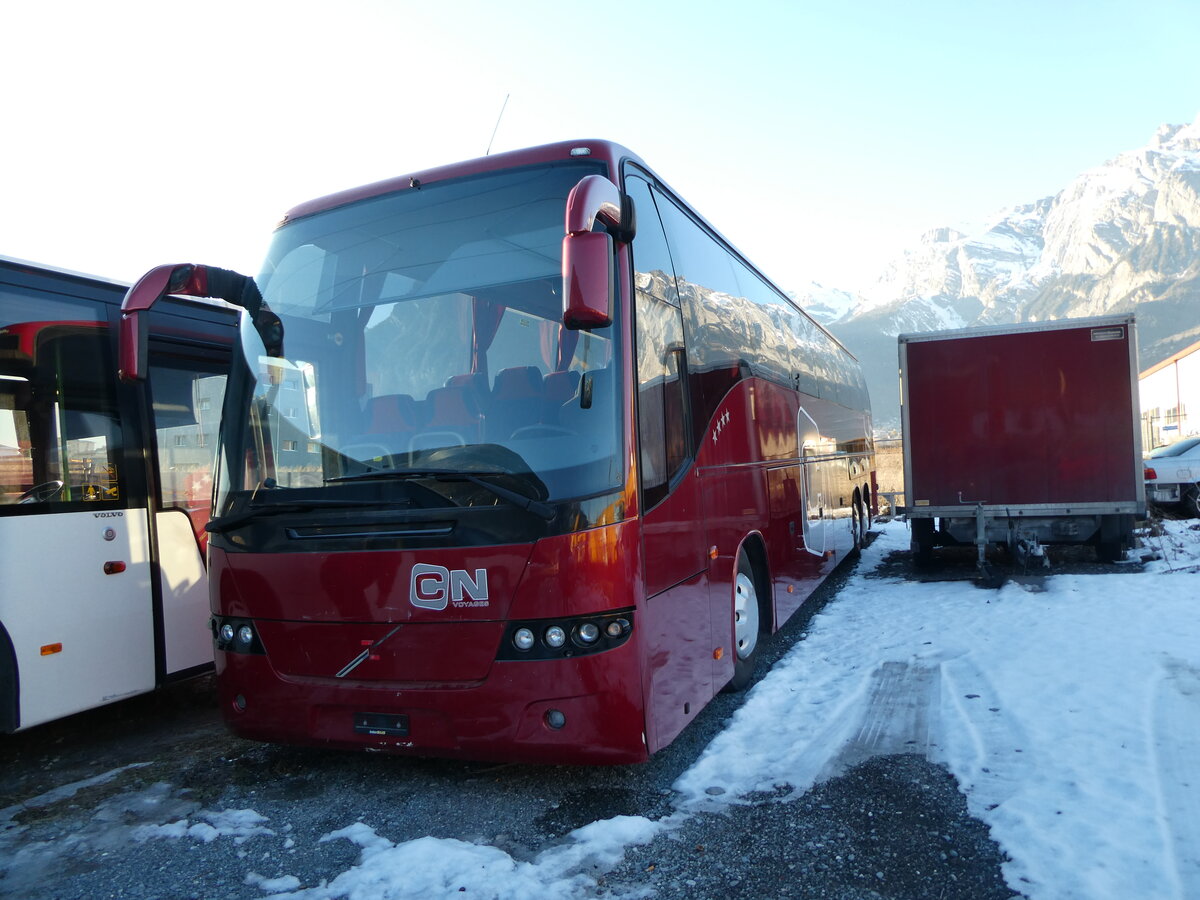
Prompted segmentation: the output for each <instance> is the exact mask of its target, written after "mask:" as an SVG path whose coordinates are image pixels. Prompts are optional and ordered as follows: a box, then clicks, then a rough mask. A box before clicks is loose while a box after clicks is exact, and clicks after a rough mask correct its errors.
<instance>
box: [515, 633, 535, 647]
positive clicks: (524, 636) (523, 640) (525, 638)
mask: <svg viewBox="0 0 1200 900" xmlns="http://www.w3.org/2000/svg"><path fill="white" fill-rule="evenodd" d="M513 646H514V647H516V648H517V649H518V650H529V649H530V648H532V647H533V632H532V631H530V630H529V629H528V628H518V629H517V633H516V634H514V635H513Z"/></svg>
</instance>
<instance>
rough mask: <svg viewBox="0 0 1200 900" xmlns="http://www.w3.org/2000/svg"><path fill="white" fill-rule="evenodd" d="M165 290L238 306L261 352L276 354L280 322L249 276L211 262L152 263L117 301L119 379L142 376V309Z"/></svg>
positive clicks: (280, 340)
mask: <svg viewBox="0 0 1200 900" xmlns="http://www.w3.org/2000/svg"><path fill="white" fill-rule="evenodd" d="M171 294H182V295H185V296H189V297H211V298H213V299H216V300H224V301H226V302H227V303H232V304H233V305H234V306H240V307H241V308H242V309H244V310H246V312H247V313H249V314H250V319H251V321H252V322H253V323H254V327H255V329H256V330H257V331H258V333H259V335H260V336H261V337H262V339H263V344H264V345H265V347H266V349H267V353H269V354H270V355H271V356H280V355H282V353H283V324H282V323H281V322H280V321H279V316H277V315H275V313H273V312H271V310H270V308H269V307H268V306H267V304H266V303H265V302H264V301H263V296H262V293H261V292H260V291H259V289H258V285H257V284H256V283H255V281H254V279H253V278H251V277H250V276H248V275H241V274H239V273H237V272H233V271H230V270H229V269H218V268H216V267H215V266H196V265H192V264H190V263H183V264H177V265H166V266H157V267H155V268H153V269H151V270H150V271H149V272H147V273H146V274H145V275H143V276H142V277H141V278H139V279H138V281H137V283H136V284H134V285H133V287H131V288H130V289H129V290H128V291H127V292H126V294H125V299H124V300H123V301H121V325H120V334H119V337H118V341H119V343H118V365H119V374H120V376H121V380H122V381H144V380H145V378H146V374H147V369H146V360H147V356H146V354H147V345H148V342H149V325H148V323H146V322H145V321H143V313H146V312H148V311H149V310H150V309H151V307H153V306H154V304H155V303H157V302H158V301H159V300H161V299H162V298H163V297H166V296H168V295H171Z"/></svg>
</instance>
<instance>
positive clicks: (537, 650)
mask: <svg viewBox="0 0 1200 900" xmlns="http://www.w3.org/2000/svg"><path fill="white" fill-rule="evenodd" d="M633 621H634V612H633V610H624V609H623V610H619V611H616V612H608V613H605V612H601V613H590V614H587V615H582V616H577V617H570V618H561V619H525V620H524V621H521V620H517V621H514V622H509V623H508V625H507V626H506V627H505V630H504V636H503V638H501V640H500V645H499V647H498V648H497V650H496V659H497V660H512V661H516V660H521V661H522V662H529V661H532V660H546V659H570V658H574V657H579V656H590V655H592V654H594V653H605V652H607V651H609V650H615V649H617V648H618V647H620V646H622V645H624V644H625V643H627V642H628V641H629V639H630V637H631V636H632V635H633ZM241 624H242V622H241V621H238V620H234V625H235V626H237V625H241ZM248 624H250V625H251V626H253V624H254V623H253V622H250V623H248ZM254 640H255V643H256V644H259V645H260V646H261V644H260V641H259V638H258V637H257V635H256V636H255V639H254ZM222 649H225V648H222Z"/></svg>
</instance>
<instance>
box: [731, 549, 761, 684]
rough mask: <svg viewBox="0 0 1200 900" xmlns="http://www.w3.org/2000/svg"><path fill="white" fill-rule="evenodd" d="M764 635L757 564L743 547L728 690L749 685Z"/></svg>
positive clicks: (735, 586)
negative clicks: (753, 563)
mask: <svg viewBox="0 0 1200 900" xmlns="http://www.w3.org/2000/svg"><path fill="white" fill-rule="evenodd" d="M762 637H763V618H762V606H761V605H760V603H759V600H758V585H757V582H756V581H755V578H754V566H752V565H751V564H750V558H749V557H748V556H747V555H746V551H745V550H742V551H741V552H739V553H738V567H737V575H736V576H734V581H733V677H732V678H731V679H729V683H728V684H727V685H725V690H727V691H744V690H745V689H746V688H747V687H749V686H750V679H751V678H752V677H753V676H754V666H755V663H756V662H757V661H758V648H759V645H760V644H761V639H762Z"/></svg>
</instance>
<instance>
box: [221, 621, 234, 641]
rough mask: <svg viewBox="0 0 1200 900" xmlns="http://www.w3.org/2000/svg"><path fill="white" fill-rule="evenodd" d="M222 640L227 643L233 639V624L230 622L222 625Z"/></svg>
mask: <svg viewBox="0 0 1200 900" xmlns="http://www.w3.org/2000/svg"><path fill="white" fill-rule="evenodd" d="M221 640H223V641H224V642H225V643H226V644H228V643H229V642H230V641H232V640H233V626H232V625H230V624H229V623H228V622H226V623H225V624H224V625H222V626H221Z"/></svg>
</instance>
